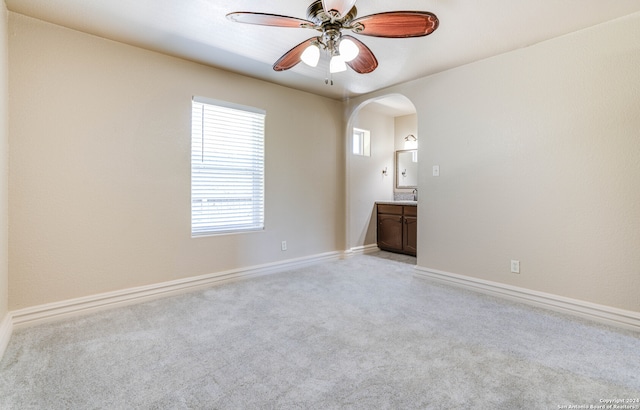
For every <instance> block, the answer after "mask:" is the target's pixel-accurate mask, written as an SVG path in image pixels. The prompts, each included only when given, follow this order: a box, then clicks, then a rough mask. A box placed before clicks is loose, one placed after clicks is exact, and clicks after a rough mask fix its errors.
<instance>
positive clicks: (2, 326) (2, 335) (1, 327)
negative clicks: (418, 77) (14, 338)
mask: <svg viewBox="0 0 640 410" xmlns="http://www.w3.org/2000/svg"><path fill="white" fill-rule="evenodd" d="M12 333H13V323H12V320H11V312H9V313H7V314H6V315H5V316H4V318H2V322H0V360H1V359H2V356H3V355H4V351H5V350H6V349H7V346H8V345H9V339H11V334H12Z"/></svg>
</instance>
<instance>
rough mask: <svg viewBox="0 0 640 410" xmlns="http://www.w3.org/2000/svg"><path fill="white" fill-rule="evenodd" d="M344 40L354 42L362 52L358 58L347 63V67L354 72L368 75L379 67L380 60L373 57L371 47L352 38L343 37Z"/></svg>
mask: <svg viewBox="0 0 640 410" xmlns="http://www.w3.org/2000/svg"><path fill="white" fill-rule="evenodd" d="M342 38H343V39H345V38H348V39H349V40H351V41H353V42H354V44H355V45H356V46H358V49H359V50H360V51H359V52H358V56H357V57H356V58H354V59H353V60H351V61H348V62H347V65H348V66H349V67H351V68H352V69H353V71H355V72H356V73H359V74H367V73H370V72H372V71H373V70H375V69H376V68H377V67H378V60H377V59H376V56H374V55H373V53H372V52H371V50H370V49H369V47H367V46H366V45H365V44H364V43H363V42H362V41H360V40H358V39H357V38H355V37H352V36H342Z"/></svg>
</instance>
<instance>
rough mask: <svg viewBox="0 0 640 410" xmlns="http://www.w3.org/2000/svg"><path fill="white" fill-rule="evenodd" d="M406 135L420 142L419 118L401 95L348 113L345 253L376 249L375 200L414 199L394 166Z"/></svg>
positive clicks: (371, 102) (366, 102)
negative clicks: (409, 197)
mask: <svg viewBox="0 0 640 410" xmlns="http://www.w3.org/2000/svg"><path fill="white" fill-rule="evenodd" d="M409 135H412V136H414V137H415V138H416V139H419V135H418V120H417V113H416V108H415V106H414V104H413V103H412V102H411V100H409V99H408V98H407V97H405V96H404V95H401V94H391V95H385V96H381V97H376V98H372V99H369V100H367V101H364V102H362V103H361V104H359V105H358V106H357V107H355V108H354V110H353V112H352V113H351V115H350V118H349V120H348V122H347V153H346V184H345V185H346V218H345V219H346V221H345V222H346V224H345V227H346V245H347V246H346V249H347V252H349V253H362V252H368V251H371V250H374V249H377V246H376V223H375V203H376V201H392V200H394V199H402V198H403V196H404V198H408V196H411V197H413V190H414V188H415V187H414V186H413V185H406V184H404V185H403V184H402V183H400V184H398V181H399V179H398V176H399V175H398V171H397V169H396V166H395V165H396V161H395V158H396V153H397V152H398V151H403V150H404V149H405V146H404V144H405V139H406V138H407V137H408V136H409ZM409 139H410V140H412V138H409ZM416 158H417V155H416ZM400 181H402V177H400ZM415 185H416V186H417V182H416V184H415Z"/></svg>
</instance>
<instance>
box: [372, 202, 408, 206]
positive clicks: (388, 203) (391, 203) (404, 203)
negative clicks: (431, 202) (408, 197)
mask: <svg viewBox="0 0 640 410" xmlns="http://www.w3.org/2000/svg"><path fill="white" fill-rule="evenodd" d="M376 204H382V205H413V206H417V205H418V201H376Z"/></svg>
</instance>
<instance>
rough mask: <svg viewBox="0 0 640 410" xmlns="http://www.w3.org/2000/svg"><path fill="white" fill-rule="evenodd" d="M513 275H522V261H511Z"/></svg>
mask: <svg viewBox="0 0 640 410" xmlns="http://www.w3.org/2000/svg"><path fill="white" fill-rule="evenodd" d="M511 273H520V261H514V260H513V259H512V260H511Z"/></svg>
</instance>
